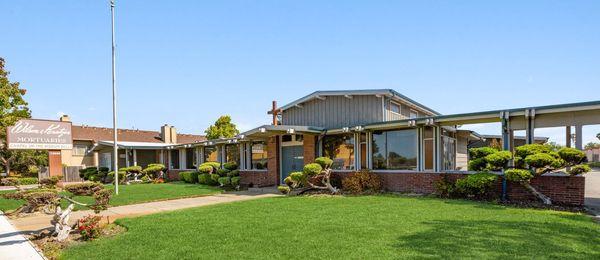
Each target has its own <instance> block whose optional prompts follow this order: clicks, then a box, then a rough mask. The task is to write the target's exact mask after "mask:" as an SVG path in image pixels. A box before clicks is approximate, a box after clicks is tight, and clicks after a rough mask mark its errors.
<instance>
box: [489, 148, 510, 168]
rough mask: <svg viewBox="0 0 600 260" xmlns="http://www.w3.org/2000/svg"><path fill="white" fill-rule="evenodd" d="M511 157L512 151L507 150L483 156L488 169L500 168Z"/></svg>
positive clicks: (504, 165)
mask: <svg viewBox="0 0 600 260" xmlns="http://www.w3.org/2000/svg"><path fill="white" fill-rule="evenodd" d="M510 159H512V153H511V152H509V151H498V152H496V153H493V154H489V155H487V156H486V157H485V161H486V162H487V164H488V167H489V169H490V170H501V169H502V168H504V167H506V164H507V163H508V162H509V161H510Z"/></svg>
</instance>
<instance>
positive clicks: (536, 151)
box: [469, 144, 591, 204]
mask: <svg viewBox="0 0 600 260" xmlns="http://www.w3.org/2000/svg"><path fill="white" fill-rule="evenodd" d="M469 155H470V156H471V161H469V170H471V171H500V170H503V169H504V170H505V172H504V174H505V177H506V179H507V180H509V181H514V182H518V183H520V184H521V185H523V186H524V187H525V188H526V189H527V190H529V191H530V192H531V193H532V194H533V195H535V196H536V197H538V198H539V199H540V200H541V201H542V202H544V203H545V204H552V201H551V199H550V198H549V197H548V196H546V195H544V194H542V193H541V192H539V191H538V190H536V189H535V188H534V187H533V186H531V184H530V181H531V179H533V178H534V177H535V176H539V175H542V174H544V173H547V172H551V171H556V170H560V169H563V168H566V169H568V170H566V173H567V174H569V175H579V174H583V173H586V172H589V171H590V170H591V169H590V167H589V166H588V165H585V164H582V163H583V162H584V161H585V158H586V157H585V153H584V152H582V151H579V150H577V149H574V148H567V147H562V148H560V147H559V146H556V145H548V144H546V145H542V144H528V145H523V146H519V147H517V148H516V149H515V154H514V155H513V154H512V153H511V152H508V151H498V150H496V149H494V148H491V147H481V148H472V149H470V150H469ZM511 160H513V161H514V167H512V166H510V167H509V165H508V163H509V162H510V161H511Z"/></svg>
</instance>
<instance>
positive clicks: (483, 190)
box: [454, 172, 498, 199]
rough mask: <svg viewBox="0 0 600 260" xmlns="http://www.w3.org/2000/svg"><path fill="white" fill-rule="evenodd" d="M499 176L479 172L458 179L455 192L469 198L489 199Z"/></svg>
mask: <svg viewBox="0 0 600 260" xmlns="http://www.w3.org/2000/svg"><path fill="white" fill-rule="evenodd" d="M496 180H498V176H496V175H495V174H492V173H488V172H479V173H476V174H471V175H468V176H467V177H465V178H461V179H458V180H457V181H456V183H455V184H454V185H455V187H456V189H455V191H456V192H458V193H460V194H463V195H465V196H467V197H473V198H476V199H482V198H486V197H489V194H490V192H491V191H492V189H493V187H494V184H495V183H496Z"/></svg>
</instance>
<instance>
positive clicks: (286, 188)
mask: <svg viewBox="0 0 600 260" xmlns="http://www.w3.org/2000/svg"><path fill="white" fill-rule="evenodd" d="M277 190H279V192H281V193H283V194H290V192H291V191H292V189H290V187H289V186H284V185H280V186H277Z"/></svg>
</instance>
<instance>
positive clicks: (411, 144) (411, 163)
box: [372, 129, 418, 170]
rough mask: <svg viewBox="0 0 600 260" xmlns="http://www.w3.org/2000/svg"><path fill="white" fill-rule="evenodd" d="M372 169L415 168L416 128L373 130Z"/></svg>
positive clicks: (416, 150)
mask: <svg viewBox="0 0 600 260" xmlns="http://www.w3.org/2000/svg"><path fill="white" fill-rule="evenodd" d="M372 149H373V169H375V170H416V169H417V153H418V148H417V130H415V129H408V130H396V131H376V132H373V143H372Z"/></svg>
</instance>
